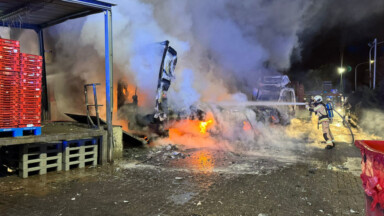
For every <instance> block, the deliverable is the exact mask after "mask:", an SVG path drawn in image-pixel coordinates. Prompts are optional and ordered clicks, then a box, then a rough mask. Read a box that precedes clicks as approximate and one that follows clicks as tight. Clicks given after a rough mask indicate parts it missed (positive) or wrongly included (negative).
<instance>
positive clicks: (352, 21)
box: [288, 1, 384, 92]
mask: <svg viewBox="0 0 384 216" xmlns="http://www.w3.org/2000/svg"><path fill="white" fill-rule="evenodd" d="M339 2H347V1H339ZM349 2H355V1H349ZM361 2H364V3H366V2H376V6H377V4H378V5H379V6H380V5H382V6H383V9H384V4H381V3H380V2H379V3H378V2H377V1H361ZM381 2H383V3H384V1H381ZM339 6H340V5H339ZM339 6H337V5H331V6H328V7H325V8H323V9H322V10H320V12H319V13H320V14H318V15H315V16H314V18H313V19H314V20H316V21H318V23H320V25H318V26H316V27H318V28H317V29H316V31H311V30H308V31H306V30H304V31H303V32H302V33H301V34H300V36H299V40H300V44H301V59H292V62H293V64H292V67H291V69H290V70H289V72H288V73H289V74H290V76H291V77H292V79H293V80H297V81H300V82H303V83H304V84H305V85H306V87H307V88H310V86H311V85H312V84H311V81H310V80H311V79H313V76H314V75H315V77H319V78H320V79H322V80H331V81H333V83H334V85H338V84H339V82H340V75H339V74H338V73H337V67H339V66H340V64H341V55H343V65H344V66H347V65H348V66H351V67H352V71H351V72H348V73H346V74H345V75H346V77H345V80H344V81H345V90H346V92H349V91H351V90H353V83H354V70H355V66H356V65H357V64H359V63H361V62H368V58H369V57H368V53H369V47H368V43H369V42H371V41H373V39H374V38H375V37H376V38H377V39H378V42H380V41H383V40H384V12H380V10H379V12H376V13H374V14H370V13H369V10H370V9H371V8H372V7H374V5H373V4H372V5H369V3H368V5H367V6H366V7H362V5H360V4H351V5H349V6H348V8H349V9H348V10H350V11H343V14H342V15H341V16H342V18H340V16H339V14H340V11H335V10H334V8H335V7H339ZM330 8H331V9H330ZM359 11H360V14H358V15H359V16H360V17H358V18H357V17H356V13H357V12H359ZM381 11H384V10H381ZM361 13H365V14H361ZM372 54H373V52H372ZM372 56H373V55H372ZM377 57H378V64H377V73H378V76H379V78H380V80H384V79H383V77H382V76H383V73H384V44H382V45H379V46H378V52H377ZM368 67H369V65H368V64H364V65H361V66H359V67H358V75H359V76H358V85H361V84H364V83H365V84H368ZM372 68H373V67H372ZM311 69H317V70H318V71H317V72H312V73H309V70H311ZM309 75H310V76H309ZM380 80H379V81H380Z"/></svg>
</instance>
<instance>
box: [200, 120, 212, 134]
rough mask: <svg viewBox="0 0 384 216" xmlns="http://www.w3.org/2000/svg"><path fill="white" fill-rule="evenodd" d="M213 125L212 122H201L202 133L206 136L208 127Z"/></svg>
mask: <svg viewBox="0 0 384 216" xmlns="http://www.w3.org/2000/svg"><path fill="white" fill-rule="evenodd" d="M211 123H212V120H208V121H206V122H200V124H199V127H200V133H203V134H205V133H206V132H207V126H208V125H209V124H211Z"/></svg>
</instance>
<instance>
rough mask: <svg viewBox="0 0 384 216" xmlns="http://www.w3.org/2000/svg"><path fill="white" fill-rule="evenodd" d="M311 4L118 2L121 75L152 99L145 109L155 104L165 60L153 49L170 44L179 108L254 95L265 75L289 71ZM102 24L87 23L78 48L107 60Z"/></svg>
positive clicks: (95, 20) (116, 53)
mask: <svg viewBox="0 0 384 216" xmlns="http://www.w3.org/2000/svg"><path fill="white" fill-rule="evenodd" d="M306 2H307V1H304V0H303V1H295V2H292V3H284V4H283V5H282V4H280V3H279V2H277V1H271V2H266V1H242V2H241V4H239V3H235V2H233V1H229V0H220V1H208V2H207V1H175V0H168V1H139V0H133V1H124V2H122V1H118V2H116V4H118V6H117V7H115V8H114V10H113V31H114V32H113V33H114V34H113V36H114V63H115V69H116V70H117V71H120V72H121V73H120V75H118V76H122V75H124V76H129V77H131V78H132V79H133V80H131V83H133V84H136V85H138V88H139V91H144V92H145V93H146V95H147V97H146V98H145V100H146V103H144V104H146V105H152V104H151V102H152V103H153V101H154V100H153V99H154V93H155V87H156V84H157V73H158V70H159V65H160V59H159V55H158V52H157V50H156V49H154V48H151V47H153V44H154V43H155V42H160V41H164V40H169V41H170V42H171V46H172V47H174V48H175V49H176V50H177V51H178V57H179V61H178V65H177V67H176V77H177V78H176V80H175V81H174V83H173V84H172V85H171V90H170V97H171V99H170V100H171V102H173V104H174V105H178V106H180V105H182V106H185V107H189V106H190V105H192V104H193V103H196V102H197V101H199V100H204V101H217V100H230V99H233V98H236V97H233V96H232V95H233V94H235V93H238V92H243V93H245V94H247V95H249V92H250V89H252V87H254V85H255V83H256V82H257V80H258V79H259V78H260V77H261V76H263V75H267V74H273V73H276V72H277V71H281V70H285V69H288V68H289V66H290V62H289V59H290V55H291V54H292V50H293V49H294V48H295V47H297V46H298V40H297V34H298V31H299V29H300V26H301V21H300V20H301V17H302V15H303V14H304V13H305V10H306V8H307V6H306V5H308V4H307V3H306ZM277 12H278V13H279V17H276V16H274V14H276V13H277ZM102 21H103V20H102V16H101V15H94V16H89V17H87V18H85V20H84V24H83V26H82V30H81V35H80V44H78V45H80V47H78V48H77V49H79V48H81V47H87V46H88V47H92V48H93V49H94V50H96V51H97V53H98V55H99V56H100V59H101V58H102V57H103V55H104V41H103V34H101V33H102V32H103V27H104V26H103V25H101V24H100V23H101V22H102ZM100 59H98V60H100ZM91 67H92V66H91ZM241 98H244V96H242V97H241Z"/></svg>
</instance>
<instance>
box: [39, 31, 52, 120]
mask: <svg viewBox="0 0 384 216" xmlns="http://www.w3.org/2000/svg"><path fill="white" fill-rule="evenodd" d="M37 35H38V37H39V48H40V55H41V56H42V57H43V67H42V85H41V87H42V88H41V89H42V97H41V104H42V112H41V117H42V120H48V119H49V108H48V91H47V73H46V68H45V48H44V32H43V29H40V30H38V31H37Z"/></svg>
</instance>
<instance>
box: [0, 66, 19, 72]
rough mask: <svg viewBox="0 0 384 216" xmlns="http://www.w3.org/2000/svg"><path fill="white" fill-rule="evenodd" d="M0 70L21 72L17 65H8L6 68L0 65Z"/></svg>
mask: <svg viewBox="0 0 384 216" xmlns="http://www.w3.org/2000/svg"><path fill="white" fill-rule="evenodd" d="M0 70H6V71H21V67H20V66H17V65H13V66H11V65H8V66H1V65H0Z"/></svg>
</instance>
